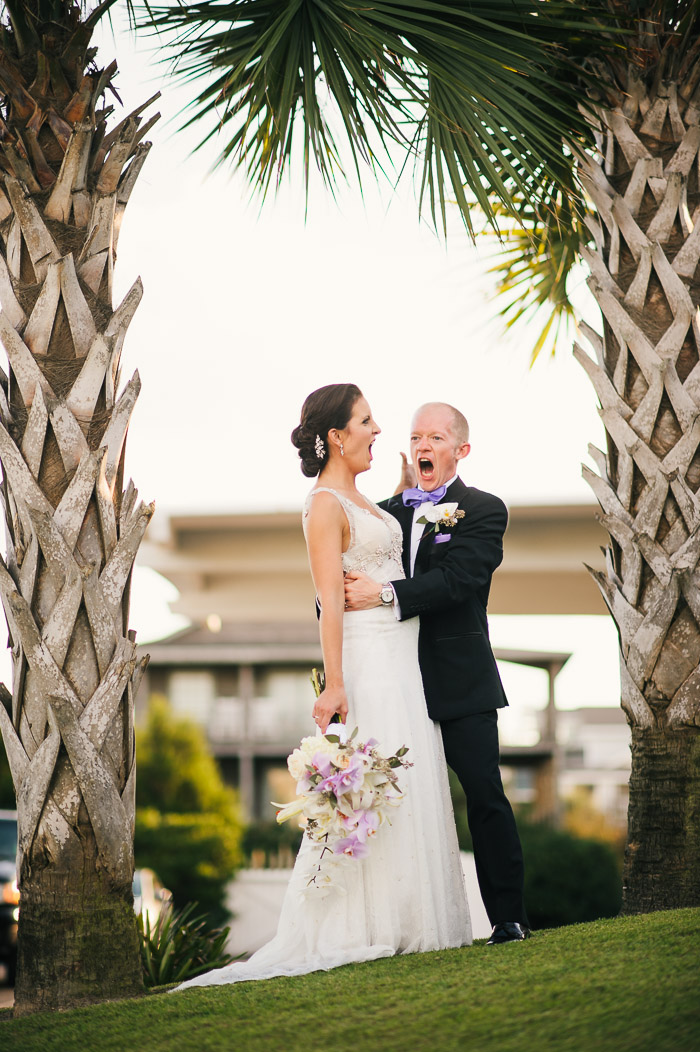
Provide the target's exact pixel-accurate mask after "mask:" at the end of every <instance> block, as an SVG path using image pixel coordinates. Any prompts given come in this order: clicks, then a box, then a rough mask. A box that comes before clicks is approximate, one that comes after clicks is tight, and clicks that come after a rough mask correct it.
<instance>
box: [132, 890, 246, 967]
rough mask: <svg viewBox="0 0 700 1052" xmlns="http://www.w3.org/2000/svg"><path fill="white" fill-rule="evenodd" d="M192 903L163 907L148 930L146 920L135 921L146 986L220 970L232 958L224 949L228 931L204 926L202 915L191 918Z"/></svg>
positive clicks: (193, 905)
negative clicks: (180, 907)
mask: <svg viewBox="0 0 700 1052" xmlns="http://www.w3.org/2000/svg"><path fill="white" fill-rule="evenodd" d="M196 907H197V903H196V902H190V903H188V904H187V905H186V906H184V907H183V908H182V909H181V910H178V911H174V910H172V909H170V908H166V909H164V910H162V911H161V913H160V914H159V916H158V920H157V921H156V923H155V924H154V926H153V928H151V925H150V921H149V920H148V917H146V919H145V920H144V918H143V916H139V918H138V930H139V943H140V948H141V964H142V966H143V981H144V983H145V985H146V986H147V987H152V986H164V985H165V984H166V983H182V982H184V981H185V980H186V979H193V978H194V977H195V975H201V973H202V972H208V971H210V970H211V969H212V968H223V967H224V966H225V965H227V964H230V962H231V961H232V960H233V957H232V956H231V954H230V953H227V952H226V950H225V949H224V947H225V944H226V940H227V938H228V934H229V929H228V928H224V929H223V930H218V929H216V928H211V927H209V925H208V924H207V919H206V917H205V916H204V915H199V916H193V913H194V911H195V909H196Z"/></svg>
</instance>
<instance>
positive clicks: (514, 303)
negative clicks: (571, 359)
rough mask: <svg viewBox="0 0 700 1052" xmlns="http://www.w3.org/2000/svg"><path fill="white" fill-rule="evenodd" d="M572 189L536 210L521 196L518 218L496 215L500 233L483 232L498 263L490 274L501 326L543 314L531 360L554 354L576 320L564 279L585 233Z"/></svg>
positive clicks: (514, 323)
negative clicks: (494, 283) (494, 281)
mask: <svg viewBox="0 0 700 1052" xmlns="http://www.w3.org/2000/svg"><path fill="white" fill-rule="evenodd" d="M572 190H573V188H572V187H569V192H568V193H560V194H559V195H557V197H555V198H554V199H553V200H552V201H551V202H550V208H549V209H548V210H547V211H546V212H544V213H541V214H540V213H538V212H537V211H535V210H534V209H533V208H532V206H531V205H530V204H529V203H528V202H525V201H523V200H522V199H521V200H519V201H518V202H517V204H518V206H519V219H518V220H515V219H513V218H512V217H510V216H508V215H505V214H504V215H503V216H502V217H501V216H500V215H499V222H500V237H498V238H497V236H496V235H495V234H494V233H493V232H491V231H488V230H487V231H486V232H485V233H484V235H482V236H486V237H488V238H490V239H492V240H494V241H497V246H496V250H495V253H494V254H495V257H496V259H497V262H496V263H495V265H494V266H492V267H490V268H489V273H490V274H494V275H495V276H496V279H497V286H496V292H495V294H494V300H495V301H496V302H497V303H499V304H502V306H501V307H500V309H499V311H498V315H499V316H500V317H501V318H502V319H503V322H504V327H505V329H506V330H509V329H511V328H512V327H513V326H514V325H516V324H517V323H519V322H521V321H526V320H531V319H532V318H534V317H535V316H538V317H544V321H543V324H542V328H541V330H540V332H539V334H538V336H537V339H536V340H535V343H534V345H533V347H532V349H531V352H530V361H531V363H533V362H534V361H535V360H536V359H537V357H538V356H539V355H540V353H541V352H542V351H543V350H545V349H548V350H549V352H550V354H552V355H553V354H554V353H555V350H556V348H557V343H558V341H559V340H560V339H561V337H562V336H563V335H564V334H565V333H566V332H567V331H568V329H569V325H570V323H571V322H574V323H575V321H576V315H575V311H574V308H573V305H572V303H571V300H570V298H569V291H568V282H569V277H570V275H571V272H572V270H573V268H574V267H575V266H576V264H577V263H579V262H580V259H581V255H580V252H581V248H582V247H583V245H585V244H586V242H587V241H588V240H589V238H590V235H589V234H588V231H587V229H586V227H585V225H584V224H583V223H582V221H581V218H580V215H581V208H580V202H577V201H576V197H575V195H574V193H573V192H572Z"/></svg>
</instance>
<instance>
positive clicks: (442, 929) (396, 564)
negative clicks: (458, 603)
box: [177, 488, 472, 990]
mask: <svg viewBox="0 0 700 1052" xmlns="http://www.w3.org/2000/svg"><path fill="white" fill-rule="evenodd" d="M319 492H323V490H322V489H320V488H319V489H315V490H312V492H311V493H310V494H309V497H308V498H307V501H306V505H305V508H304V519H306V516H307V514H308V509H309V505H310V502H311V499H312V498H313V496H314V494H316V493H319ZM326 492H331V493H334V495H335V496H336V497H337V498H338V500H339V501H340V502H341V504H342V505H343V508H344V510H345V513H346V515H347V518H348V522H349V524H350V535H351V542H350V546H349V548H348V550H347V552H345V554H344V556H343V568H344V569H345V570H362V571H364V572H366V573H369V574H370V575H371V576H372V577H373V578H375V580H378V581H391V580H396V579H398V578H401V577H403V576H404V572H403V567H402V564H401V544H402V539H401V529H400V527H399V525H398V523H397V521H396V520H395V519H394V518H393V516H391V515H389V514H387V513H386V512H383V511H381V509H379V508H377V507H376V505H373V507H374V513H370V512H369V511H365V510H364V509H363V508H360V507H358V505H356V504H354V503H353V502H352V501H350V500H347V499H346V498H344V497H342V496H341V495H340V494H338V493H335V491H333V490H326ZM343 677H344V681H345V688H346V692H347V698H348V709H349V711H348V717H347V723H348V726H349V728H350V729H351V730H352V728H354V727H358V728H359V733H358V738H359V740H360V741H366V740H367V739H368V738H370V737H371V738H376V739H377V741H378V742H379V744H380V746H381V747H382V751H383V752H384V753H385V755H390V754H391V753H392V752H394V751H395V750H396V749H398V748H399V747H400V746H401V745H407V746H408V749H409V752H408V754H407V757H406V759H407V760H410V761H411V762H412V763H413V767H410V768H408V769H403V770H401V772H400V779H399V781H400V785H401V788H402V789H403V790H404V792H405V796H404V799H403V801H402V803H401V804H400V806H399V807H397V808H396V809H395V810H394V811H393V812H392V818H391V825H387V824H385V825H383V826H382V827H381V828H380V830H379V832H378V834H377V836H376V837H374V838H373V839H372V840H371V841H370V842H369V843H370V851H369V854H368V855H367V856H366V857H365V858H363V859H349V860H347V862H345V863H344V864H342V865H341V866H339V867H338V870H337V874H336V873H334V880H335V882H336V883H337V884H338V885H339V888H337V889H334V890H331V892H330V893H329V894H328V895H327V896H325V897H324V896H323V894H322V893H321V894H320V895H319V894H318V893H317V892H316V891H313V892H312V893H309V892H308V891H307V892H306V894H305V890H306V885H307V880H308V876H307V873H308V869H309V865H310V862H311V860H312V858H313V855H314V852H317V851H318V847H317V846H316V845H314V844H312V843H311V842H310V841H308V840H307V839H306V838H304V840H303V842H302V845H301V848H300V850H299V854H298V856H297V860H296V863H295V866H294V870H293V873H292V877H291V879H290V882H289V886H288V888H287V892H286V895H285V898H284V902H283V905H282V912H281V915H280V920H279V926H278V929H277V934H276V935H275V937H274V938H273V939H272V940H271V941H270V942H268V943H267V944H266V945H265V946H263V947H261V949H259V950H258V951H257V952H256V953H254V954H253V955H252V956H251V957H250V958H249V959H248V960H247V961H242V962H235V963H233V964H230V965H228V966H227V967H225V968H219V969H216V970H215V971H211V972H207V973H206V974H204V975H200V976H197V977H196V978H194V979H191V980H189V981H188V982H185V983H182V984H181V985H180V986H178V987H177V990H183V989H186V988H189V987H191V986H210V985H217V984H225V983H236V982H243V981H247V980H252V979H269V978H272V977H273V976H280V975H303V974H306V973H307V972H313V971H318V970H320V969H328V968H337V967H338V966H339V965H343V964H351V963H356V962H359V961H370V960H375V959H376V958H378V957H388V956H391V955H393V954H397V953H420V952H424V951H426V950H439V949H444V948H446V947H456V946H467V945H469V944H470V943H471V941H472V936H471V925H470V920H469V909H468V906H467V898H466V893H465V888H464V877H463V874H462V867H461V863H460V857H459V848H458V844H457V834H456V830H455V822H454V815H453V812H452V803H451V800H450V793H449V786H448V780H447V767H446V764H445V754H444V751H443V746H442V738H441V735H440V729H439V727H438V725H437V724H435V723H433V722H432V720H431V719H430V718H429V717H428V714H427V710H426V706H425V698H424V696H423V688H422V683H421V675H420V668H419V665H418V622H417V620H416V619H415V618H414V619H411V620H410V621H405V622H399V621H397V620H396V618H395V615H394V611H393V609H392V608H391V607H377V608H375V609H373V610H365V611H355V612H349V613H345V615H344V619H343ZM309 707H310V708H311V702H310V703H309Z"/></svg>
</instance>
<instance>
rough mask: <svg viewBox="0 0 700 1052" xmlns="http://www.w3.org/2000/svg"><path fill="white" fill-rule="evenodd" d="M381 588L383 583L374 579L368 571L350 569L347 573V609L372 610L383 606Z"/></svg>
mask: <svg viewBox="0 0 700 1052" xmlns="http://www.w3.org/2000/svg"><path fill="white" fill-rule="evenodd" d="M381 590H382V585H381V584H380V583H379V581H373V580H372V578H371V577H368V576H367V574H366V573H357V571H356V570H348V572H347V573H346V574H345V609H346V610H371V609H372V608H373V607H375V606H381V605H382V601H381V598H380V595H379V593H380V592H381Z"/></svg>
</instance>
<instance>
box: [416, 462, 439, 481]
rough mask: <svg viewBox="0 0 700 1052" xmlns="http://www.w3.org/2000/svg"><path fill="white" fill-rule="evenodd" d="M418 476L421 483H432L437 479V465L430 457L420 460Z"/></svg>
mask: <svg viewBox="0 0 700 1052" xmlns="http://www.w3.org/2000/svg"><path fill="white" fill-rule="evenodd" d="M418 474H419V475H420V480H421V482H432V480H433V478H434V477H435V465H434V464H433V462H432V460H430V458H429V457H419V458H418Z"/></svg>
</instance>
